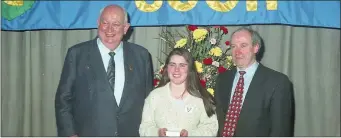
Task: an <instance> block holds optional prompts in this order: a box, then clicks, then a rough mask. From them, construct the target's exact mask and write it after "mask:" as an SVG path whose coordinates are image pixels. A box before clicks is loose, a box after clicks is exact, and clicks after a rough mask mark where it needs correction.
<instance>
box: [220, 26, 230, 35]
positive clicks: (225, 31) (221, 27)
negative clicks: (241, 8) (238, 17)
mask: <svg viewBox="0 0 341 138" xmlns="http://www.w3.org/2000/svg"><path fill="white" fill-rule="evenodd" d="M220 30H222V31H223V33H224V34H227V33H228V32H229V31H228V30H227V28H226V27H224V26H220Z"/></svg>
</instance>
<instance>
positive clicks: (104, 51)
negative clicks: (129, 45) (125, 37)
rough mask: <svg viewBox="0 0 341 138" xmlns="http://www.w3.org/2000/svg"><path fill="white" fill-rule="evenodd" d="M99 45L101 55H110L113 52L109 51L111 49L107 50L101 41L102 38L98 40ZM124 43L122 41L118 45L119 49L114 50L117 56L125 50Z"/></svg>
mask: <svg viewBox="0 0 341 138" xmlns="http://www.w3.org/2000/svg"><path fill="white" fill-rule="evenodd" d="M97 45H98V47H99V49H100V51H101V53H109V52H111V50H110V49H109V48H107V47H106V46H105V45H104V44H103V43H102V41H101V39H100V38H97ZM122 45H123V43H122V41H121V42H120V44H119V45H118V47H117V48H116V49H115V50H114V52H115V53H116V54H117V53H119V52H122V50H123V46H122Z"/></svg>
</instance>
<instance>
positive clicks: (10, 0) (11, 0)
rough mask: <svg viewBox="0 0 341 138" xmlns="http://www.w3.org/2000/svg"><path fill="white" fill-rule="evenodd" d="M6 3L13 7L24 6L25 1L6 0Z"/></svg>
mask: <svg viewBox="0 0 341 138" xmlns="http://www.w3.org/2000/svg"><path fill="white" fill-rule="evenodd" d="M4 2H5V3H6V4H8V5H11V6H23V5H24V1H23V0H5V1H4Z"/></svg>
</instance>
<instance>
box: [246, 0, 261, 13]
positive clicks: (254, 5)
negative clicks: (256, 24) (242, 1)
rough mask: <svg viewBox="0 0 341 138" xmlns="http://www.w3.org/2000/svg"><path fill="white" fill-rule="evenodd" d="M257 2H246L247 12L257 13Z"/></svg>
mask: <svg viewBox="0 0 341 138" xmlns="http://www.w3.org/2000/svg"><path fill="white" fill-rule="evenodd" d="M257 4H258V3H257V1H256V0H246V11H257Z"/></svg>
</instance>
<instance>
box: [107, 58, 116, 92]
mask: <svg viewBox="0 0 341 138" xmlns="http://www.w3.org/2000/svg"><path fill="white" fill-rule="evenodd" d="M109 55H110V57H111V58H110V60H109V65H108V70H107V76H108V80H109V83H110V86H111V88H112V90H113V91H114V90H115V89H114V88H115V60H114V56H115V52H109Z"/></svg>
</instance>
